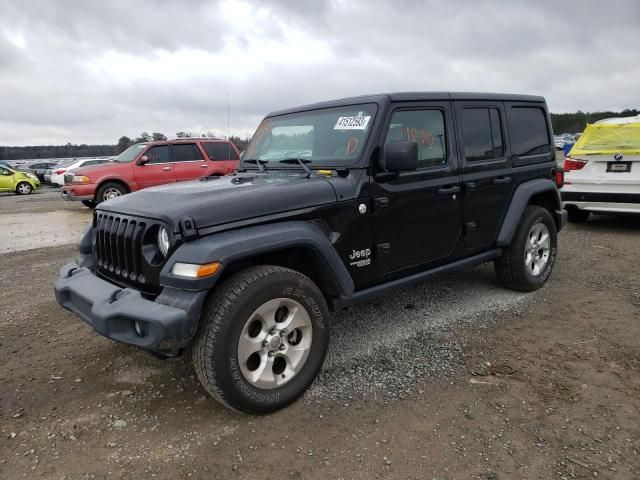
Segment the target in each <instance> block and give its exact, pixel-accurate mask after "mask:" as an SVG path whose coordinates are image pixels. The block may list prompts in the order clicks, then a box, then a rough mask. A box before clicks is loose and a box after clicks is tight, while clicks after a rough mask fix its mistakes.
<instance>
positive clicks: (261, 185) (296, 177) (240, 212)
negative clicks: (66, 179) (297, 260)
mask: <svg viewBox="0 0 640 480" xmlns="http://www.w3.org/2000/svg"><path fill="white" fill-rule="evenodd" d="M335 201H336V193H335V190H334V188H333V187H332V185H331V183H330V182H329V181H328V180H327V178H326V177H324V176H321V175H315V176H312V177H310V178H306V177H304V176H301V175H300V174H299V173H298V172H296V173H287V172H274V173H267V174H259V173H256V174H252V173H244V174H237V175H235V176H226V177H209V178H208V179H205V180H192V181H188V182H178V183H171V184H167V185H162V186H158V187H153V188H147V189H144V190H140V191H138V192H136V193H132V194H130V195H125V196H122V197H118V198H114V199H111V200H108V201H106V202H104V203H102V204H100V206H99V207H98V209H99V210H108V211H110V212H114V213H121V214H125V215H133V216H138V217H146V218H154V219H158V220H162V221H163V222H165V223H166V224H168V225H169V226H170V227H171V228H172V229H173V230H174V231H177V225H178V222H179V220H180V219H181V218H183V217H191V218H192V219H193V220H194V221H195V224H196V226H197V228H198V229H202V228H206V227H212V226H216V225H221V224H225V223H229V222H236V221H240V220H247V219H252V218H259V217H263V216H266V215H272V214H277V213H283V212H287V211H291V210H298V209H304V208H310V207H316V206H320V205H326V204H329V203H333V202H335Z"/></svg>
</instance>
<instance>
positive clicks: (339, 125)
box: [333, 115, 371, 130]
mask: <svg viewBox="0 0 640 480" xmlns="http://www.w3.org/2000/svg"><path fill="white" fill-rule="evenodd" d="M369 120H371V116H370V115H363V116H358V117H338V121H337V122H336V125H335V127H333V129H334V130H365V129H366V128H367V125H368V124H369Z"/></svg>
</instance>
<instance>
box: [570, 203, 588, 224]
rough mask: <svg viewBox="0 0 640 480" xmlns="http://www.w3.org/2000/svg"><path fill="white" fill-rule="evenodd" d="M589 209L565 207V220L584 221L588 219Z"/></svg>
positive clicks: (572, 221)
mask: <svg viewBox="0 0 640 480" xmlns="http://www.w3.org/2000/svg"><path fill="white" fill-rule="evenodd" d="M590 215H591V212H590V211H589V210H580V209H579V208H578V207H567V220H568V221H569V222H571V223H584V222H586V221H587V220H588V219H589V216H590Z"/></svg>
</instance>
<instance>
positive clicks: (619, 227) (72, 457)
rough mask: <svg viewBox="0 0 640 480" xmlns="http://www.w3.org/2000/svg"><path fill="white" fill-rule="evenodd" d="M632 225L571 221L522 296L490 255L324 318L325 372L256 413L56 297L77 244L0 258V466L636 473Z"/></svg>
mask: <svg viewBox="0 0 640 480" xmlns="http://www.w3.org/2000/svg"><path fill="white" fill-rule="evenodd" d="M15 198H16V197H12V198H11V197H8V198H5V197H2V198H0V203H4V202H5V201H7V200H9V201H12V200H13V199H15ZM31 198H32V199H34V200H36V199H38V198H39V197H37V196H35V195H34V196H33V197H31ZM20 200H22V199H20ZM40 204H41V203H40V202H34V203H32V204H24V203H20V204H19V206H20V208H21V209H23V210H24V212H30V211H34V210H35V209H36V208H39V206H38V205H40ZM68 204H69V202H65V203H63V204H62V206H64V207H65V208H66V207H67V205H68ZM16 205H18V204H16ZM71 205H72V206H73V208H78V209H81V208H83V207H79V206H78V205H77V204H71ZM46 208H50V209H51V210H46ZM57 209H58V204H57V203H56V202H55V201H52V202H50V203H47V206H46V207H45V209H43V212H46V211H54V210H55V211H57ZM1 216H2V215H1V214H0V218H1ZM638 234H640V221H639V220H638V219H637V218H634V217H596V218H595V219H594V220H593V221H590V222H589V223H587V224H586V225H581V226H573V225H571V226H569V227H568V228H567V229H566V231H564V232H562V233H561V235H560V253H559V257H558V264H557V268H556V271H555V272H554V274H553V275H552V278H551V281H550V283H549V285H547V286H546V287H545V288H544V289H542V290H540V291H538V292H536V293H534V294H527V295H523V294H517V293H513V292H509V291H504V290H502V289H500V288H499V287H498V286H497V285H496V281H495V277H494V275H493V273H492V268H491V266H490V265H484V266H479V267H476V268H473V269H469V270H465V271H462V272H459V273H457V274H453V275H447V276H441V277H439V278H437V279H435V280H433V281H431V282H429V283H428V284H425V285H422V286H417V287H414V288H411V289H407V290H405V291H402V292H401V293H399V294H396V295H392V296H389V297H386V298H384V299H379V300H377V301H375V302H370V303H367V304H364V305H360V306H356V307H352V308H350V309H348V310H346V311H343V312H340V313H338V314H335V315H334V317H333V319H332V338H331V347H330V352H329V355H328V358H327V362H326V365H325V368H324V369H323V371H322V373H321V375H320V376H319V378H318V379H317V381H316V382H315V383H314V385H313V386H312V388H311V389H310V391H309V392H308V393H307V394H306V395H305V397H304V399H303V400H302V401H299V402H297V403H296V404H294V405H292V406H291V407H289V408H287V409H285V410H283V411H281V412H278V413H276V414H273V415H270V416H265V417H253V416H246V415H239V414H236V413H233V412H230V411H228V410H226V409H224V408H222V407H221V406H220V405H218V404H217V403H216V402H215V401H213V400H212V399H210V398H208V397H207V396H206V395H205V393H204V390H203V389H202V388H201V387H200V385H199V384H198V383H197V380H196V378H195V375H194V372H193V369H192V367H191V365H190V361H189V358H188V357H182V358H178V359H172V360H168V361H160V360H157V359H155V358H154V357H151V356H150V355H148V354H146V353H144V352H142V351H139V350H137V349H134V348H131V347H128V346H125V345H120V344H116V343H114V342H111V341H109V340H107V339H104V338H102V337H99V336H98V335H96V334H95V333H94V332H92V331H91V329H90V328H88V327H87V326H86V325H84V324H82V323H81V322H80V321H79V320H78V319H77V318H75V317H73V315H71V314H69V313H68V312H66V311H64V310H62V309H61V308H59V307H58V306H57V304H56V303H55V301H54V299H53V296H52V291H51V288H52V284H53V281H54V280H55V278H56V276H57V270H58V268H59V266H60V265H62V264H63V263H64V262H65V261H67V259H68V258H70V257H71V256H72V255H73V254H74V247H73V246H57V247H51V248H41V249H34V250H29V251H23V252H17V253H8V254H0V271H2V273H3V275H2V276H0V291H2V292H3V308H2V309H1V310H0V478H11V479H13V478H52V479H61V478H65V479H67V480H71V479H89V478H131V479H133V478H136V479H137V478H167V479H176V478H202V479H209V478H222V479H227V478H256V479H260V478H335V479H339V478H343V479H351V478H354V479H374V478H389V479H395V478H403V479H404V478H409V479H424V478H429V479H430V478H437V479H438V480H443V479H447V480H452V479H461V478H472V479H485V480H488V479H494V480H495V479H508V478H518V479H539V478H545V479H546V478H558V479H564V478H566V479H569V478H595V477H596V476H597V477H598V478H611V479H614V478H615V479H637V478H640V460H639V458H638V456H639V453H638V452H640V429H639V428H638V425H639V424H640V423H639V422H640V413H639V412H640V363H639V361H638V354H637V352H638V340H637V339H638V338H640V324H639V323H638V322H637V318H638V313H639V310H640V277H639V276H638V273H637V272H638V268H639V267H640V243H639V242H638V240H637V238H638Z"/></svg>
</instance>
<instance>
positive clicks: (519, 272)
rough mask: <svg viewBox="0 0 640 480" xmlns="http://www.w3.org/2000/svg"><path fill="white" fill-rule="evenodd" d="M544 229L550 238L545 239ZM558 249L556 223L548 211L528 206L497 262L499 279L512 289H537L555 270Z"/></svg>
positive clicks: (521, 290) (495, 263)
mask: <svg viewBox="0 0 640 480" xmlns="http://www.w3.org/2000/svg"><path fill="white" fill-rule="evenodd" d="M545 233H546V235H547V238H548V242H544V240H543V239H544V236H545ZM540 240H542V241H540ZM534 241H535V242H536V243H534ZM538 242H539V243H538ZM557 249H558V234H557V230H556V224H555V222H554V221H553V217H552V216H551V214H550V213H549V211H548V210H547V209H545V208H542V207H537V206H528V207H527V209H526V210H525V212H524V215H523V216H522V219H521V221H520V225H519V226H518V229H517V230H516V232H515V235H514V236H513V239H512V240H511V244H510V245H509V246H508V247H507V248H505V249H504V251H503V253H502V256H501V257H500V258H498V259H497V260H496V261H495V262H494V265H495V270H496V274H497V276H498V280H499V281H500V283H502V284H503V285H504V286H505V287H507V288H509V289H511V290H517V291H520V292H531V291H533V290H537V289H538V288H540V287H542V286H543V285H544V284H545V283H546V281H547V279H548V278H549V276H550V275H551V272H552V271H553V266H554V265H555V261H556V254H557Z"/></svg>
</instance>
